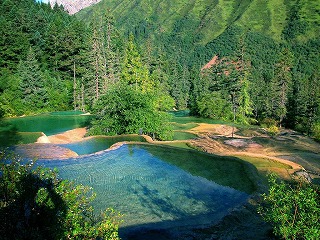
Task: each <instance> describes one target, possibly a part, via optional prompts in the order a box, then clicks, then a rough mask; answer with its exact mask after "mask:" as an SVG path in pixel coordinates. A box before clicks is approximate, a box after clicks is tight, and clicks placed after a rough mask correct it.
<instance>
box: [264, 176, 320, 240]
mask: <svg viewBox="0 0 320 240" xmlns="http://www.w3.org/2000/svg"><path fill="white" fill-rule="evenodd" d="M262 197H263V203H262V204H261V206H260V208H259V212H260V213H261V215H262V216H263V218H264V219H265V220H266V221H268V222H270V223H271V224H272V225H273V229H274V233H275V234H276V235H277V236H279V237H281V238H284V239H319V238H320V223H319V218H320V189H319V187H318V186H316V185H312V184H310V183H306V182H303V180H300V181H298V182H292V183H289V184H287V183H284V182H283V181H279V180H278V179H277V177H276V175H274V174H271V175H270V176H269V193H268V194H263V195H262Z"/></svg>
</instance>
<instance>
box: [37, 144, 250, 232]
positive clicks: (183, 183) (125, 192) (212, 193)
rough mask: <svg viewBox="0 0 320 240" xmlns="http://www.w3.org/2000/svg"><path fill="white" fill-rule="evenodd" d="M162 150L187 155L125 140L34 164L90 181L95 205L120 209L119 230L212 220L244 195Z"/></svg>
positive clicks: (235, 177)
mask: <svg viewBox="0 0 320 240" xmlns="http://www.w3.org/2000/svg"><path fill="white" fill-rule="evenodd" d="M166 152H170V153H169V155H171V157H172V156H173V155H172V154H173V153H174V154H175V158H177V159H180V160H181V161H188V158H186V156H187V155H186V153H187V152H185V151H183V152H180V151H179V150H178V149H174V148H165V147H161V148H159V147H155V146H144V145H123V146H122V147H120V148H118V149H117V150H113V151H109V152H104V153H102V154H97V155H91V156H87V157H85V156H84V157H80V158H76V159H69V160H54V161H44V160H39V161H38V164H41V165H44V166H47V167H51V168H55V167H56V168H58V169H59V175H60V177H62V178H64V179H69V180H75V181H76V182H77V183H82V184H85V185H89V186H92V187H93V188H94V191H95V192H96V193H97V198H96V200H95V201H94V205H95V208H97V209H105V208H107V207H112V208H114V209H115V210H117V211H120V212H121V213H122V214H124V218H123V220H124V223H123V225H122V227H121V229H120V232H123V234H125V232H126V231H131V230H132V229H133V228H134V229H137V228H138V229H139V228H155V229H159V228H171V227H187V226H188V227H189V226H190V227H194V226H199V225H206V224H212V223H214V222H217V221H218V220H219V219H221V218H222V217H223V216H225V215H226V214H228V212H229V211H230V209H232V208H234V207H236V206H238V205H241V204H243V203H244V202H245V201H246V200H247V198H248V194H247V193H245V192H243V191H239V190H236V189H234V188H232V187H230V186H224V185H221V184H218V183H216V182H214V181H210V180H207V179H206V178H203V177H201V175H197V174H196V173H193V174H191V173H190V172H188V171H186V170H183V169H182V168H180V167H178V165H176V164H175V163H172V162H170V161H168V160H170V159H166V158H163V157H161V154H162V155H164V154H165V153H166ZM194 157H196V158H198V160H197V161H196V164H199V165H201V164H202V159H204V158H208V157H209V156H204V155H202V154H200V155H196V154H195V152H194V154H193V155H192V158H194ZM189 158H190V154H189ZM220 160H221V159H220ZM220 160H219V161H215V158H214V157H210V161H211V163H212V164H213V165H212V166H214V163H215V162H216V168H217V169H220V171H223V169H222V168H221V164H224V163H223V162H221V161H220ZM226 162H228V164H229V165H228V168H229V169H228V170H229V171H231V172H232V173H233V172H234V173H235V172H238V171H242V170H243V169H240V168H239V166H238V165H237V164H235V165H234V166H233V165H232V161H229V160H228V159H226ZM229 162H230V163H229ZM193 164H195V162H194V163H193ZM233 168H234V169H233ZM220 175H221V173H220ZM224 175H225V176H227V175H228V172H225V173H224ZM239 175H241V176H242V177H243V175H244V173H240V172H239V173H238V174H235V175H230V174H229V175H228V177H229V178H230V179H231V181H233V182H237V181H242V179H241V178H238V176H239ZM217 177H218V176H217ZM244 184H245V183H244Z"/></svg>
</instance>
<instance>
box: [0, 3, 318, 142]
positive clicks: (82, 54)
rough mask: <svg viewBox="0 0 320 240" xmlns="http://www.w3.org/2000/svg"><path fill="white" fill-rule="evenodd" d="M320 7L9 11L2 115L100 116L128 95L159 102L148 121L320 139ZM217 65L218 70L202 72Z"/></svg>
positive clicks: (4, 13) (4, 23) (1, 61)
mask: <svg viewBox="0 0 320 240" xmlns="http://www.w3.org/2000/svg"><path fill="white" fill-rule="evenodd" d="M319 7H320V2H319V1H313V0H290V1H289V0H285V1H275V0H270V1H262V0H251V1H249V0H243V1H236V0H229V1H226V0H224V1H223V0H220V1H217V0H216V1H204V0H202V1H201V0H198V1H186V0H180V1H177V0H170V1H169V0H163V1H160V0H155V1H147V0H140V1H127V0H122V1H120V0H113V1H110V0H103V1H101V2H99V3H97V4H96V5H93V6H91V7H89V8H86V9H84V10H83V11H81V12H79V13H78V14H76V15H75V16H70V15H68V14H67V13H66V12H64V11H63V8H61V7H58V6H57V5H55V6H54V7H53V9H52V8H51V7H50V6H49V5H48V4H40V3H36V1H33V0H25V1H19V0H5V1H1V2H0V12H1V17H0V23H1V24H0V33H1V34H0V110H1V112H3V113H4V115H5V116H16V115H23V114H31V113H36V112H45V111H52V110H66V109H76V110H83V111H93V110H94V109H95V107H98V108H97V109H99V106H98V103H99V102H100V101H107V100H108V101H109V100H110V99H114V98H113V96H112V94H118V95H119V99H120V100H122V101H124V100H125V99H124V97H123V96H121V95H122V93H123V92H121V91H120V92H112V91H111V90H112V88H113V87H115V86H116V85H117V84H123V85H125V86H126V87H127V85H128V86H129V88H130V87H132V88H133V90H137V91H141V92H142V94H146V93H148V94H149V95H148V96H147V97H146V99H145V100H146V103H147V102H148V101H149V100H150V99H149V100H148V98H149V97H152V96H153V97H154V96H157V97H156V99H154V101H155V104H154V105H153V106H148V105H146V107H150V108H147V110H148V111H149V110H150V112H149V113H150V116H151V115H152V114H151V113H153V112H154V111H153V110H154V109H153V108H156V109H157V110H159V109H161V110H168V109H173V108H174V109H186V108H188V109H190V110H191V112H192V113H193V114H195V115H199V116H203V117H208V118H214V119H223V120H227V121H234V122H236V123H259V124H260V123H268V124H269V125H270V124H271V125H277V126H286V127H290V128H294V129H296V130H299V131H302V132H305V133H307V134H313V135H314V136H316V135H317V134H318V135H319V138H320V78H319V69H320V58H319V52H320V37H319V33H320V31H319V18H320V17H319ZM81 19H82V20H81ZM215 56H216V58H217V59H218V60H219V61H217V63H218V64H214V65H212V66H211V67H210V68H206V69H205V70H201V69H203V67H204V66H205V65H206V64H207V63H208V62H209V61H210V60H211V59H213V57H215ZM150 93H151V94H150ZM139 94H140V93H139ZM139 94H137V93H135V92H134V93H132V95H130V94H129V95H128V96H127V97H128V102H130V101H131V100H132V99H131V98H133V97H137V96H139ZM106 96H108V97H109V98H107V97H106ZM130 99H131V100H130ZM129 100H130V101H129ZM118 102H119V101H118ZM139 104H140V102H139V101H137V105H139ZM172 104H173V105H174V106H172ZM103 106H105V103H103V104H101V105H100V107H103ZM128 106H130V104H129V105H128ZM152 109H153V110H152ZM100 110H101V109H100ZM105 110H106V109H103V111H105ZM116 110H118V109H116ZM147 110H146V111H147ZM151 110H152V111H151ZM96 111H98V110H96ZM103 111H102V112H103ZM130 111H131V110H130ZM130 111H128V112H130ZM120 112H121V111H120ZM103 113H104V112H103ZM141 116H142V115H141ZM101 117H104V116H101ZM124 117H128V116H127V115H126V116H124ZM132 117H135V114H132ZM151 122H152V121H151ZM159 124H160V122H159ZM100 125H101V124H100ZM105 129H107V131H109V130H110V128H108V127H106V128H105ZM132 131H133V130H132Z"/></svg>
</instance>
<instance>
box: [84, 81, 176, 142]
mask: <svg viewBox="0 0 320 240" xmlns="http://www.w3.org/2000/svg"><path fill="white" fill-rule="evenodd" d="M158 106H159V104H158V101H157V95H156V94H154V92H141V91H139V90H136V89H135V87H134V86H126V85H124V86H118V85H117V86H115V87H114V88H112V89H110V90H109V91H107V92H106V94H104V95H103V96H101V98H100V99H99V100H98V101H97V102H96V104H95V105H94V108H93V109H94V113H95V115H96V116H97V118H96V119H95V120H94V121H92V126H91V128H90V129H89V134H93V135H99V134H103V135H119V134H131V133H135V134H138V133H139V130H140V129H142V131H143V132H144V133H145V134H149V135H151V136H153V137H155V138H157V139H161V140H165V139H172V129H171V126H170V125H169V124H168V122H169V117H170V115H169V114H168V113H165V112H162V111H160V110H159V109H158Z"/></svg>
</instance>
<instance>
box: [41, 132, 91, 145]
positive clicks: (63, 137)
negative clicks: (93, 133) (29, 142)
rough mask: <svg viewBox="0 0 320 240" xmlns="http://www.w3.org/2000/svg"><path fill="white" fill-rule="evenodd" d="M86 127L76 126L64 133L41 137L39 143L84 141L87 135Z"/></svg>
mask: <svg viewBox="0 0 320 240" xmlns="http://www.w3.org/2000/svg"><path fill="white" fill-rule="evenodd" d="M86 133H87V130H86V128H76V129H72V130H69V131H66V132H63V133H59V134H55V135H51V136H46V135H45V134H43V136H41V137H39V138H38V140H37V143H52V144H66V143H73V142H78V141H82V140H83V139H84V136H85V135H86Z"/></svg>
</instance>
